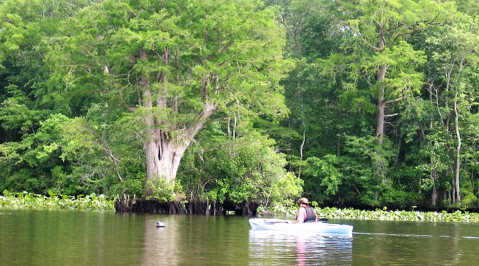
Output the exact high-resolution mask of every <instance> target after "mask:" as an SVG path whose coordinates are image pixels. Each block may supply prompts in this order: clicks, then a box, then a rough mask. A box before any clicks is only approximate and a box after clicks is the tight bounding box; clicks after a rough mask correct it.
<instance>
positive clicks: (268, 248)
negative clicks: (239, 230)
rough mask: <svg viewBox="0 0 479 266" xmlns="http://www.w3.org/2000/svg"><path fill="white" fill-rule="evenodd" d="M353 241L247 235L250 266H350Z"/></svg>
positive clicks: (258, 233)
mask: <svg viewBox="0 0 479 266" xmlns="http://www.w3.org/2000/svg"><path fill="white" fill-rule="evenodd" d="M352 247H353V238H341V237H328V236H325V235H319V234H308V233H299V234H298V233H294V234H293V233H287V232H278V231H262V230H250V231H249V256H250V265H297V266H304V265H351V264H352V258H353V253H352V250H353V249H352Z"/></svg>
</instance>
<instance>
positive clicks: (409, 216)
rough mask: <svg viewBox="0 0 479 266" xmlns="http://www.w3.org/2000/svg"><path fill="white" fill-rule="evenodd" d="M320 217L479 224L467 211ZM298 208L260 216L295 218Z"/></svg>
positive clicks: (263, 211) (321, 213)
mask: <svg viewBox="0 0 479 266" xmlns="http://www.w3.org/2000/svg"><path fill="white" fill-rule="evenodd" d="M315 210H316V213H317V214H318V217H320V218H328V219H338V220H339V219H344V220H382V221H414V222H453V223H455V222H464V223H478V222H479V213H471V212H467V211H460V210H458V211H455V212H452V213H449V212H447V211H442V212H421V211H404V210H402V211H400V210H396V211H387V208H386V207H384V209H382V210H380V209H376V210H374V211H367V210H355V209H352V208H345V209H339V208H330V207H324V208H315ZM296 212H297V208H296V207H291V208H286V207H277V206H276V207H271V208H262V207H259V208H258V214H259V215H260V216H266V215H271V216H286V217H294V216H295V215H296Z"/></svg>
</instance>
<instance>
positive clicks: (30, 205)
mask: <svg viewBox="0 0 479 266" xmlns="http://www.w3.org/2000/svg"><path fill="white" fill-rule="evenodd" d="M0 208H3V209H38V210H102V211H113V210H115V208H114V201H113V200H109V199H107V198H106V197H105V196H104V195H103V194H101V195H96V194H95V193H92V194H90V195H86V196H77V197H75V196H66V195H51V196H50V197H47V196H44V195H40V194H33V193H28V192H25V191H24V192H15V193H14V192H9V191H7V190H5V191H3V196H0Z"/></svg>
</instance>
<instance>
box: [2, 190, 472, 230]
mask: <svg viewBox="0 0 479 266" xmlns="http://www.w3.org/2000/svg"><path fill="white" fill-rule="evenodd" d="M114 203H115V200H112V199H108V198H107V197H105V196H104V195H103V194H100V195H96V194H95V193H93V194H90V195H85V196H78V197H74V196H65V195H52V196H50V197H48V196H45V195H40V194H33V193H28V192H15V193H14V192H8V191H3V196H0V209H35V210H79V211H87V210H99V211H115V208H114ZM315 210H316V213H317V214H318V217H320V218H327V219H338V220H380V221H414V222H452V223H456V222H462V223H479V213H472V212H468V211H461V210H457V211H455V212H447V211H441V212H422V211H414V210H413V211H405V210H394V211H393V210H387V207H384V208H383V209H376V210H373V211H371V210H358V209H353V208H344V209H340V208H336V207H323V208H320V207H316V208H315ZM296 211H297V208H296V207H295V206H294V207H289V208H288V207H271V208H263V207H259V208H258V210H257V213H258V216H275V217H280V216H284V217H288V218H291V217H294V215H295V213H296Z"/></svg>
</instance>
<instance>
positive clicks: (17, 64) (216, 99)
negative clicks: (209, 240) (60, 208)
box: [0, 0, 479, 209]
mask: <svg viewBox="0 0 479 266" xmlns="http://www.w3.org/2000/svg"><path fill="white" fill-rule="evenodd" d="M0 40H1V42H0V192H2V191H4V192H3V193H6V191H10V192H21V191H27V192H31V193H39V194H44V195H60V194H61V195H87V194H91V193H96V194H104V195H107V196H109V197H115V196H122V195H129V196H132V197H133V196H134V197H136V198H143V199H154V200H158V201H159V202H171V201H176V202H190V203H192V202H193V203H194V202H199V203H207V204H223V203H225V202H229V203H232V204H237V205H244V204H254V205H256V206H258V205H261V206H266V207H274V206H291V204H293V203H294V200H295V199H297V198H299V197H300V196H306V197H308V198H309V199H310V200H313V201H315V202H317V203H318V204H319V205H320V206H338V207H361V208H375V207H383V206H390V207H392V208H403V209H404V208H411V207H413V206H414V208H416V207H415V206H421V207H428V208H445V207H456V208H474V207H477V206H478V204H479V200H478V197H479V173H478V172H479V161H478V159H479V147H478V144H479V143H477V140H479V113H478V111H479V68H478V66H479V1H477V0H457V1H442V0H234V1H232V0H175V1H168V0H0ZM476 101H478V102H476Z"/></svg>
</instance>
